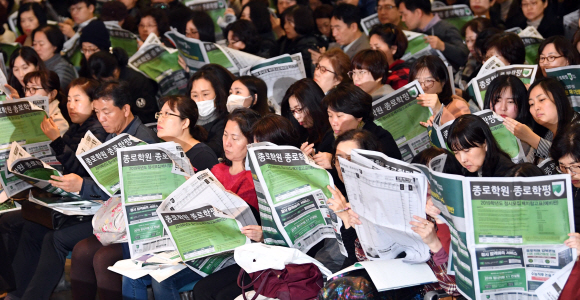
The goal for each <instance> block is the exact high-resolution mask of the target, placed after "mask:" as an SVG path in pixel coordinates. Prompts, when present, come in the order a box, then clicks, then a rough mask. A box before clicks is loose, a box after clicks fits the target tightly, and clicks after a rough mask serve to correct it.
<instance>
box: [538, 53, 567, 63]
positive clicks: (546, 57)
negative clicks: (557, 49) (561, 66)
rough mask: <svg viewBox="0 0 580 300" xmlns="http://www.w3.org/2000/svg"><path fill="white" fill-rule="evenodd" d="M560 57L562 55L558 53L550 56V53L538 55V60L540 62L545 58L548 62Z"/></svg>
mask: <svg viewBox="0 0 580 300" xmlns="http://www.w3.org/2000/svg"><path fill="white" fill-rule="evenodd" d="M560 57H562V55H560V56H552V55H550V56H540V59H539V61H540V62H541V63H543V62H545V61H546V60H547V61H548V62H553V61H555V60H556V58H560Z"/></svg>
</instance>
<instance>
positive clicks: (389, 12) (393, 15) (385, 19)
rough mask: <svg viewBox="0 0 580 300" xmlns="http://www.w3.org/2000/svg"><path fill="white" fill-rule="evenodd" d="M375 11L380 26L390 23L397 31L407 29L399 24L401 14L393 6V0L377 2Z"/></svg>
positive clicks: (394, 5)
mask: <svg viewBox="0 0 580 300" xmlns="http://www.w3.org/2000/svg"><path fill="white" fill-rule="evenodd" d="M376 10H377V15H378V17H379V22H381V24H387V23H390V24H393V25H395V26H397V27H399V29H407V28H406V27H405V24H403V22H401V13H400V12H399V8H398V7H397V5H396V4H395V0H379V2H378V3H377V7H376Z"/></svg>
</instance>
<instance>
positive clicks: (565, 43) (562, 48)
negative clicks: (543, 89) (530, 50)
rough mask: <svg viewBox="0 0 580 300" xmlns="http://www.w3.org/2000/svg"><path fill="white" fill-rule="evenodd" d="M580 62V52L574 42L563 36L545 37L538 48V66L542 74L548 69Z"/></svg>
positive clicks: (544, 74) (545, 74)
mask: <svg viewBox="0 0 580 300" xmlns="http://www.w3.org/2000/svg"><path fill="white" fill-rule="evenodd" d="M579 63H580V54H578V50H576V49H575V48H574V46H572V43H571V42H570V41H569V40H568V39H566V38H565V37H563V36H560V35H557V36H552V37H549V38H547V39H545V40H544V41H543V42H542V43H541V44H540V47H539V48H538V66H539V67H540V70H542V75H543V76H544V77H545V76H547V73H546V70H547V69H552V68H558V67H564V66H572V65H577V64H579Z"/></svg>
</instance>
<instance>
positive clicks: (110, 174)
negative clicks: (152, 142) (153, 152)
mask: <svg viewBox="0 0 580 300" xmlns="http://www.w3.org/2000/svg"><path fill="white" fill-rule="evenodd" d="M87 139H90V140H89V141H87ZM95 140H96V141H98V140H97V139H96V138H95V137H94V135H92V134H90V135H89V134H88V133H87V134H86V135H85V137H84V138H83V139H82V140H81V142H80V143H79V148H82V149H83V150H84V149H87V150H86V151H85V152H83V153H77V155H76V156H77V159H78V160H79V161H80V162H81V164H82V165H83V167H85V169H86V170H87V172H88V173H89V175H90V176H91V178H93V180H94V181H95V183H96V184H97V185H98V186H99V187H100V188H101V189H102V190H103V191H105V192H106V193H107V194H108V195H109V196H113V195H114V194H116V193H117V192H118V191H119V189H120V180H119V168H118V165H117V149H121V148H125V147H132V146H137V145H145V144H146V143H145V142H143V141H141V140H140V139H138V138H136V137H134V136H132V135H129V134H126V133H122V134H119V135H118V136H116V137H114V138H112V139H110V140H108V141H107V142H105V143H102V144H100V143H97V142H96V141H95ZM81 145H82V146H81ZM91 145H93V146H92V147H91ZM77 152H78V151H77Z"/></svg>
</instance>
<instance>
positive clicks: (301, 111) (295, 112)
mask: <svg viewBox="0 0 580 300" xmlns="http://www.w3.org/2000/svg"><path fill="white" fill-rule="evenodd" d="M290 112H291V113H292V115H293V116H295V115H300V114H302V113H303V112H304V107H300V108H297V109H294V110H290Z"/></svg>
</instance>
